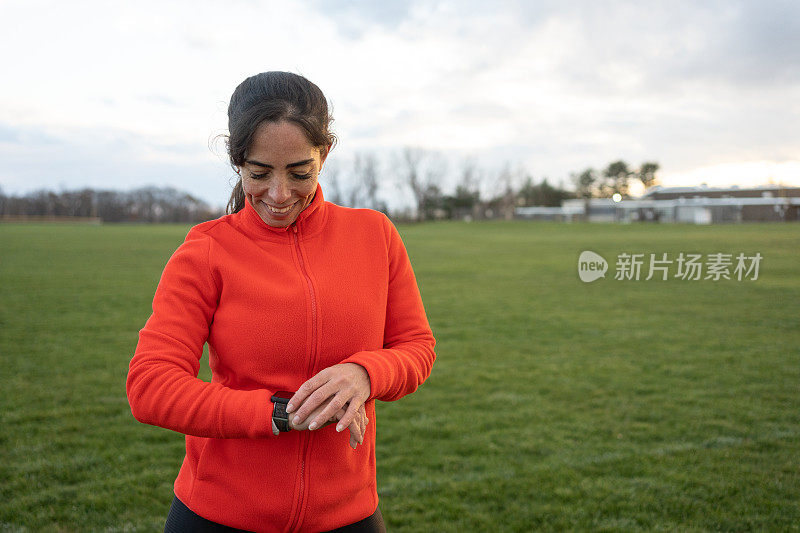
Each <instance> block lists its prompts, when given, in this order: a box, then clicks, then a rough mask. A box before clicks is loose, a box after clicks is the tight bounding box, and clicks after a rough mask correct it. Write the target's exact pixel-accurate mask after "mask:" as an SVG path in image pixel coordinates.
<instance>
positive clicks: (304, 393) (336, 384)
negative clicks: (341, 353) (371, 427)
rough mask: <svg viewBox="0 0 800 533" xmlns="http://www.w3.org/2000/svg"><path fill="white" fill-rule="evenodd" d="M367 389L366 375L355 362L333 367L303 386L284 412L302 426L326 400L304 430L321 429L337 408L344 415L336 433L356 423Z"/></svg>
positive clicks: (367, 394)
mask: <svg viewBox="0 0 800 533" xmlns="http://www.w3.org/2000/svg"><path fill="white" fill-rule="evenodd" d="M370 390H371V389H370V382H369V374H368V373H367V371H366V370H365V369H364V367H363V366H361V365H357V364H355V363H343V364H340V365H333V366H331V367H328V368H326V369H324V370H321V371H319V372H318V373H317V374H316V375H315V376H314V377H312V378H311V379H309V380H308V381H306V382H305V383H303V384H302V385H301V386H300V388H299V389H297V392H295V393H294V396H292V397H291V398H290V399H289V404H288V405H287V406H286V412H287V413H294V415H295V416H294V417H293V418H292V423H293V424H302V423H303V421H304V420H305V419H306V417H307V416H309V415H310V414H311V413H313V412H314V410H315V409H317V407H319V406H320V405H322V404H323V403H325V402H326V401H327V400H330V401H328V405H327V406H326V407H325V409H323V410H322V412H320V413H319V414H315V416H314V418H312V419H311V422H310V423H309V424H308V429H310V430H315V429H317V428H320V427H322V426H323V425H324V424H325V422H327V421H328V420H329V419H330V418H331V417H333V416H334V415H336V413H337V412H338V411H339V410H340V409H342V408H346V411H345V414H344V416H343V417H342V418H341V420H339V423H338V424H336V431H344V430H345V429H346V428H347V427H349V426H350V424H351V423H353V422H354V421H356V415H358V412H359V410H360V409H361V408H362V407H363V406H364V402H366V401H367V399H368V398H369V394H370Z"/></svg>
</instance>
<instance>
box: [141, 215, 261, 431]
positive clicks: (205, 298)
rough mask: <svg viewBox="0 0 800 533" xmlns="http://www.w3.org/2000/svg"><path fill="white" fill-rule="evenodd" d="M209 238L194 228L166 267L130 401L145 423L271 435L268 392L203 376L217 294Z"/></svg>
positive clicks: (145, 332) (145, 331) (144, 331)
mask: <svg viewBox="0 0 800 533" xmlns="http://www.w3.org/2000/svg"><path fill="white" fill-rule="evenodd" d="M210 243H211V239H210V237H208V236H207V235H205V234H204V233H202V232H200V231H198V230H196V229H193V230H191V231H190V232H189V234H188V235H187V237H186V241H185V242H184V243H183V244H182V245H181V246H180V247H179V248H178V250H177V251H176V252H175V253H174V254H173V256H172V257H171V258H170V260H169V262H168V263H167V265H166V267H165V268H164V272H163V273H162V275H161V281H160V282H159V284H158V288H157V289H156V294H155V297H154V299H153V314H152V315H151V316H150V318H149V319H148V320H147V323H146V324H145V326H144V328H143V329H142V330H141V331H140V332H139V343H138V345H137V346H136V352H135V354H134V356H133V359H132V360H131V362H130V367H129V371H128V380H127V393H128V402H129V403H130V406H131V411H132V413H133V416H134V417H135V418H136V419H137V420H139V421H140V422H144V423H145V424H152V425H155V426H160V427H163V428H167V429H171V430H174V431H178V432H180V433H184V434H187V435H195V436H199V437H213V438H245V437H266V436H272V424H271V412H272V402H271V401H270V393H269V391H266V390H250V391H244V390H234V389H231V388H228V387H225V386H223V385H221V384H219V383H208V382H205V381H202V380H200V379H198V377H197V375H198V371H199V369H200V358H201V357H202V354H203V345H204V344H205V342H206V340H207V338H208V333H209V327H210V325H211V322H212V320H213V318H214V310H215V309H216V307H217V301H218V298H219V290H218V286H217V282H216V280H215V279H214V277H213V276H212V274H211V268H210V265H209V248H210Z"/></svg>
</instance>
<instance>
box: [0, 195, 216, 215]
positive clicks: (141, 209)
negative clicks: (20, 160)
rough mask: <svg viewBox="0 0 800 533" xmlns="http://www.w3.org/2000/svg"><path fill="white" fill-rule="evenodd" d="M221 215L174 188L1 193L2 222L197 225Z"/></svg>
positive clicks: (0, 213)
mask: <svg viewBox="0 0 800 533" xmlns="http://www.w3.org/2000/svg"><path fill="white" fill-rule="evenodd" d="M221 214H222V212H221V210H215V209H213V208H211V207H210V206H209V205H208V204H207V203H205V202H203V201H202V200H199V199H197V198H195V197H193V196H192V195H190V194H187V193H185V192H182V191H178V190H176V189H173V188H159V187H142V188H139V189H135V190H132V191H110V190H100V191H98V190H94V189H90V188H84V189H80V190H76V191H62V192H54V191H48V190H39V191H35V192H32V193H28V194H25V195H21V196H6V195H4V194H3V193H2V191H0V217H4V218H8V217H23V218H24V217H53V218H64V217H81V218H91V219H99V220H101V221H103V222H148V223H153V222H188V223H198V222H202V221H205V220H210V219H212V218H216V217H218V216H220V215H221Z"/></svg>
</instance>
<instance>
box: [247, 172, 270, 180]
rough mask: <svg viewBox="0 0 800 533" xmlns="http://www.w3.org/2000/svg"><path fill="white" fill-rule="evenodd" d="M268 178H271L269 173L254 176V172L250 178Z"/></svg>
mask: <svg viewBox="0 0 800 533" xmlns="http://www.w3.org/2000/svg"><path fill="white" fill-rule="evenodd" d="M267 176H269V173H268V172H265V173H263V174H254V173H253V172H251V173H250V177H251V178H252V179H254V180H261V179H264V178H266V177H267Z"/></svg>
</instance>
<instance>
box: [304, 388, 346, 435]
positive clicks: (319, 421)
mask: <svg viewBox="0 0 800 533" xmlns="http://www.w3.org/2000/svg"><path fill="white" fill-rule="evenodd" d="M346 404H347V396H346V395H345V394H344V393H342V392H339V393H338V394H336V395H335V396H333V397H332V398H330V400H329V401H328V405H327V406H325V409H323V410H322V412H321V413H320V414H318V415H317V416H316V417H315V418H314V420H312V421H311V423H310V424H309V425H308V429H310V430H312V431H313V430H315V429H317V428H318V427H321V426H322V425H323V424H325V422H326V421H328V420H329V419H330V418H331V417H333V416H334V415H335V414H336V413H337V412H338V411H341V410H342V408H343V407H344V406H345V405H346ZM346 415H347V412H346V411H345V416H346Z"/></svg>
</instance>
